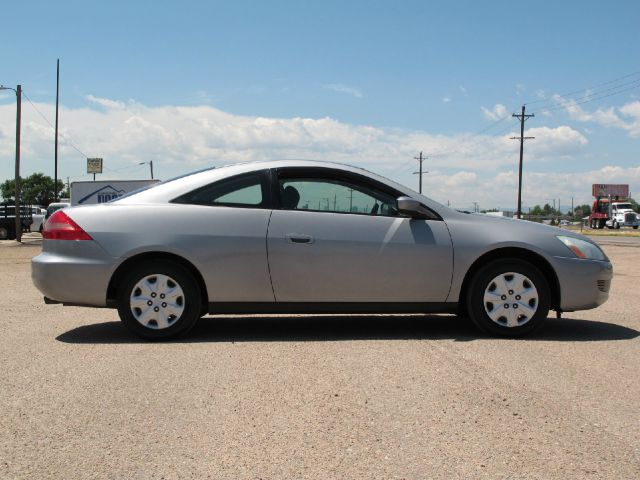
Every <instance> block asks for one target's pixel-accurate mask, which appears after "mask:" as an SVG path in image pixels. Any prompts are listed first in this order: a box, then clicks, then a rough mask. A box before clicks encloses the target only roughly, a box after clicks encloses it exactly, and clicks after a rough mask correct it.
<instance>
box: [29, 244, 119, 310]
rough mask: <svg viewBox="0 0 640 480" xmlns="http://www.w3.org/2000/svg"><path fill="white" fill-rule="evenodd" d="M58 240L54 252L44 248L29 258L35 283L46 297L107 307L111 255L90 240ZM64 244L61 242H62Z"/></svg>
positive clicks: (111, 268) (56, 300)
mask: <svg viewBox="0 0 640 480" xmlns="http://www.w3.org/2000/svg"><path fill="white" fill-rule="evenodd" d="M45 242H57V243H58V245H56V247H60V248H56V249H55V250H56V251H55V252H52V251H43V252H42V253H41V254H40V255H38V256H36V257H34V258H33V259H32V260H31V278H32V280H33V283H34V285H35V286H36V288H37V289H38V290H40V292H42V294H43V295H44V296H45V297H47V299H49V302H47V303H64V304H73V305H86V306H93V307H104V306H107V301H106V297H107V287H108V285H109V281H110V279H111V276H112V274H113V272H114V270H115V262H114V259H113V258H112V257H109V256H108V255H106V253H105V252H104V250H103V249H102V248H100V247H99V246H98V245H97V244H96V243H95V242H91V241H75V242H73V241H63V240H45ZM63 242H64V243H65V245H60V244H62V243H63Z"/></svg>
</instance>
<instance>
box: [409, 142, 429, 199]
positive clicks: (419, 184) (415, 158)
mask: <svg viewBox="0 0 640 480" xmlns="http://www.w3.org/2000/svg"><path fill="white" fill-rule="evenodd" d="M427 158H429V157H423V156H422V152H420V156H419V157H413V159H414V160H418V161H419V162H420V170H419V171H417V172H413V174H414V175H420V181H419V183H418V192H420V193H422V175H423V174H425V173H429V172H423V171H422V162H423V161H424V160H426V159H427Z"/></svg>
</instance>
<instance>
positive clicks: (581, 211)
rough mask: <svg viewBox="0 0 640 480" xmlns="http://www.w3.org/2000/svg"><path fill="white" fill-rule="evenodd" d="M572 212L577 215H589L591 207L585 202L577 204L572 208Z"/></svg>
mask: <svg viewBox="0 0 640 480" xmlns="http://www.w3.org/2000/svg"><path fill="white" fill-rule="evenodd" d="M574 212H575V214H576V215H577V216H579V217H588V216H589V215H591V207H590V206H589V205H587V204H584V205H578V206H577V207H576V208H574Z"/></svg>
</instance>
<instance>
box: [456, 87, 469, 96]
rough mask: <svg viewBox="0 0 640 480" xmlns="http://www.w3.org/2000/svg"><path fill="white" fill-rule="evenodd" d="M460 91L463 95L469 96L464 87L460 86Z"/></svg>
mask: <svg viewBox="0 0 640 480" xmlns="http://www.w3.org/2000/svg"><path fill="white" fill-rule="evenodd" d="M458 90H460V92H462V94H463V95H466V94H467V89H466V88H464V87H463V86H462V85H458Z"/></svg>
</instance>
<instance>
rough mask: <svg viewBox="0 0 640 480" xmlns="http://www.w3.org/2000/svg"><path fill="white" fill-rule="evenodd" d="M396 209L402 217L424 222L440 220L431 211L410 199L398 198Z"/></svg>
mask: <svg viewBox="0 0 640 480" xmlns="http://www.w3.org/2000/svg"><path fill="white" fill-rule="evenodd" d="M396 203H397V209H398V212H400V213H401V214H402V215H406V216H407V217H411V218H422V219H425V220H440V217H438V216H437V215H436V214H435V213H434V212H433V211H431V210H429V209H428V208H427V207H425V206H424V205H423V204H421V203H420V202H419V201H418V200H414V199H413V198H411V197H398V200H397V201H396Z"/></svg>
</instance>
